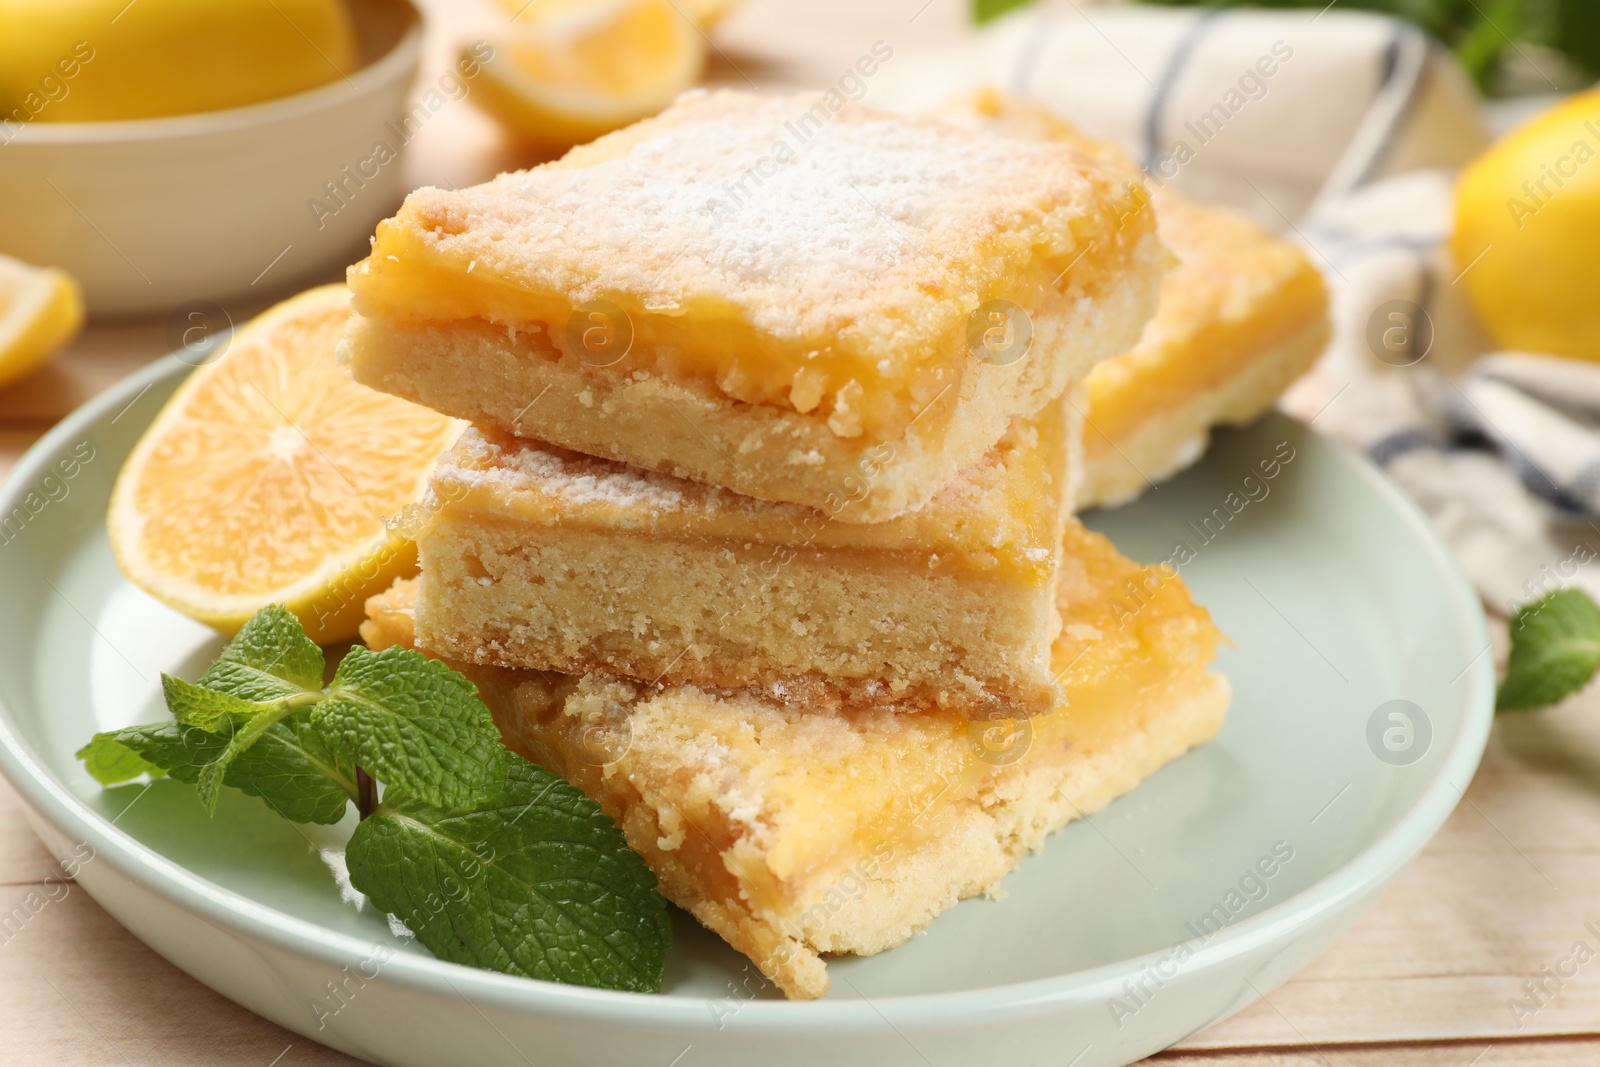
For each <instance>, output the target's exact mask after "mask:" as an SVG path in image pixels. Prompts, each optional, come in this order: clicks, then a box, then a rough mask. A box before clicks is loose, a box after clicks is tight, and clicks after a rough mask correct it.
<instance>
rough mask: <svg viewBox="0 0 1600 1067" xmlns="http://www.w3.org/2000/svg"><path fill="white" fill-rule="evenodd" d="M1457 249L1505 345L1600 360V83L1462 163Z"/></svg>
mask: <svg viewBox="0 0 1600 1067" xmlns="http://www.w3.org/2000/svg"><path fill="white" fill-rule="evenodd" d="M1451 250H1452V252H1453V253H1454V256H1455V260H1456V265H1457V269H1458V270H1464V271H1465V272H1466V273H1465V274H1463V275H1462V276H1461V284H1462V285H1463V286H1464V287H1465V288H1466V290H1467V293H1468V295H1469V296H1470V297H1471V299H1472V304H1473V307H1474V308H1476V309H1477V311H1478V315H1479V317H1480V318H1481V319H1482V320H1483V323H1484V325H1485V326H1486V327H1488V329H1489V332H1490V333H1491V334H1492V335H1493V336H1494V339H1495V341H1496V342H1497V343H1499V344H1500V345H1501V346H1502V347H1505V348H1515V349H1522V350H1525V351H1530V352H1546V353H1550V354H1552V355H1558V356H1573V357H1577V358H1580V359H1593V360H1600V90H1589V91H1586V92H1582V93H1577V94H1575V95H1573V96H1571V97H1568V98H1567V99H1566V100H1563V101H1562V102H1561V103H1559V104H1557V105H1556V106H1555V107H1552V108H1551V109H1550V110H1548V111H1545V112H1543V113H1541V114H1539V115H1537V116H1535V117H1534V118H1533V119H1531V120H1530V121H1529V122H1527V123H1526V124H1525V125H1523V126H1520V127H1518V128H1517V129H1515V130H1513V131H1512V132H1511V133H1509V134H1507V135H1506V136H1505V137H1503V138H1502V139H1500V140H1499V141H1497V142H1495V143H1494V144H1493V145H1491V146H1490V147H1489V148H1488V150H1486V151H1485V152H1484V153H1483V155H1481V156H1479V157H1478V158H1477V159H1476V160H1474V161H1473V162H1472V164H1471V165H1470V166H1468V167H1467V168H1466V169H1465V170H1464V171H1462V172H1461V177H1460V180H1459V182H1458V183H1457V186H1456V228H1455V234H1454V236H1453V237H1452V240H1451Z"/></svg>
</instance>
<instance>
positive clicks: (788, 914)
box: [362, 523, 1229, 998]
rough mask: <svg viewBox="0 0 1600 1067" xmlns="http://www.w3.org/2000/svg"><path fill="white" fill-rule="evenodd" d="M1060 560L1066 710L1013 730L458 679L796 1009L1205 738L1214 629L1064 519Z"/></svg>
mask: <svg viewBox="0 0 1600 1067" xmlns="http://www.w3.org/2000/svg"><path fill="white" fill-rule="evenodd" d="M1063 558H1064V560H1065V562H1064V563H1063V568H1062V575H1061V610H1062V614H1063V616H1064V618H1065V620H1066V625H1065V626H1064V627H1063V629H1062V631H1061V635H1060V636H1059V637H1058V638H1057V640H1056V646H1055V658H1056V662H1057V664H1058V667H1057V669H1058V670H1059V671H1060V672H1061V674H1062V680H1063V681H1064V682H1065V683H1066V686H1067V688H1068V690H1069V692H1070V693H1071V696H1072V701H1071V704H1070V705H1069V706H1063V707H1060V708H1058V709H1057V710H1055V711H1052V712H1051V713H1049V714H1048V715H1044V716H1039V717H1036V718H1032V719H1029V718H1015V719H1012V718H1003V717H1001V718H995V719H991V720H978V721H973V720H970V719H968V718H967V717H965V716H964V715H961V714H959V713H956V712H952V711H947V710H940V709H929V710H927V711H923V712H920V713H917V714H910V715H907V714H896V713H893V712H887V711H883V710H881V709H866V710H864V709H855V710H848V711H831V712H829V711H817V710H814V709H809V708H805V707H803V706H801V705H799V704H796V703H794V702H784V701H778V700H773V699H771V698H766V697H762V696H758V695H753V694H748V693H746V694H716V693H712V692H709V691H707V690H703V689H699V688H695V687H692V686H676V687H666V688H661V687H653V686H648V685H643V684H639V683H632V682H619V681H615V680H608V679H604V678H596V677H592V676H589V677H582V676H572V675H564V674H556V673H546V672H540V671H511V670H502V669H497V668H482V667H472V666H470V665H469V666H464V667H463V668H462V669H463V670H465V671H466V672H467V673H468V674H469V675H470V676H471V677H472V678H473V679H474V680H475V681H476V682H477V684H478V686H479V687H480V692H481V694H482V696H483V698H484V700H485V701H486V702H487V703H488V704H489V706H490V708H491V709H492V710H493V711H494V715H495V720H496V722H497V723H498V724H499V726H500V729H501V732H502V733H503V734H504V735H505V739H506V743H507V744H508V745H510V746H511V747H512V748H513V749H515V750H517V751H519V752H521V753H523V754H524V755H526V756H527V757H528V758H529V759H532V760H533V761H535V762H537V763H539V764H541V765H543V766H545V767H547V768H549V769H550V770H552V771H554V772H556V773H558V774H560V775H562V776H563V777H566V778H568V779H570V780H571V781H573V782H574V783H575V784H576V785H577V786H578V787H579V788H581V789H582V790H584V792H586V793H588V794H589V795H590V796H592V797H594V798H595V800H597V801H598V802H599V803H600V804H601V806H603V807H604V808H605V810H606V811H607V812H609V813H610V814H611V815H612V817H613V818H615V819H616V820H617V822H618V823H619V824H620V825H621V826H622V828H623V831H624V833H625V834H626V835H627V838H628V842H629V844H630V845H631V846H632V847H633V848H634V849H635V850H637V851H638V852H639V853H640V854H641V855H643V856H644V858H645V860H646V862H647V863H648V864H649V865H650V867H651V869H652V870H654V871H655V873H656V876H657V877H658V878H659V879H660V882H661V887H662V891H663V892H664V893H665V894H666V895H667V897H668V898H669V899H671V900H672V901H674V902H675V903H677V904H678V905H680V906H681V907H683V908H685V909H687V910H688V911H690V912H691V913H693V914H694V916H695V917H696V918H697V919H699V920H700V922H702V923H703V924H704V925H706V926H707V927H709V928H710V929H711V930H712V931H714V932H715V933H717V934H719V935H721V936H722V937H723V938H724V939H726V940H727V941H728V943H729V944H731V945H732V946H733V947H734V948H735V949H737V950H738V951H740V952H742V953H744V954H745V955H746V956H748V957H749V958H750V959H751V960H752V961H753V962H754V963H755V964H756V966H757V967H759V968H760V969H761V971H762V973H764V974H765V975H766V976H767V977H768V978H770V979H771V980H772V981H773V982H774V983H775V984H776V985H777V986H778V987H779V988H780V989H781V990H782V991H783V992H784V993H785V994H787V995H788V996H790V997H795V998H807V997H817V996H821V995H823V994H824V993H826V992H827V989H828V974H827V969H826V966H825V964H824V962H823V959H822V957H823V956H824V955H825V954H831V953H856V954H861V955H870V954H872V953H876V952H881V951H883V950H884V949H888V948H892V947H894V946H895V945H897V944H900V943H901V942H903V941H905V940H906V939H907V938H909V937H911V936H912V935H913V934H914V933H916V932H917V931H918V930H920V929H922V928H923V927H925V926H926V925H927V924H928V923H929V922H930V921H932V919H933V918H934V916H936V915H937V914H938V913H940V912H941V911H943V910H945V909H946V908H949V907H950V906H952V905H953V904H955V903H956V902H957V901H958V900H961V899H963V898H966V897H973V896H979V895H983V894H993V893H994V892H995V890H996V887H997V885H998V883H999V881H1000V880H1001V878H1002V877H1004V876H1005V874H1006V873H1007V872H1008V871H1010V870H1011V869H1012V868H1013V867H1014V866H1016V864H1017V862H1018V861H1019V860H1020V859H1021V858H1022V857H1023V856H1024V855H1026V854H1027V853H1029V852H1033V851H1036V850H1038V849H1039V848H1040V847H1041V846H1042V845H1043V844H1044V841H1045V838H1046V837H1047V836H1048V835H1049V834H1050V833H1051V832H1052V831H1054V830H1055V829H1057V828H1058V827H1060V826H1061V825H1063V824H1064V823H1066V822H1068V821H1069V820H1071V819H1075V818H1079V817H1082V816H1084V815H1086V814H1089V813H1092V812H1094V811H1096V810H1098V809H1099V808H1101V807H1103V806H1104V805H1106V804H1107V803H1109V802H1110V801H1111V800H1112V799H1114V798H1115V797H1117V796H1119V795H1121V794H1123V793H1126V792H1127V791H1128V790H1130V789H1132V788H1134V786H1136V785H1138V784H1139V782H1140V781H1141V780H1143V779H1144V778H1146V777H1148V776H1149V775H1150V774H1152V773H1154V772H1155V771H1156V770H1157V769H1158V768H1160V767H1161V766H1163V765H1164V764H1166V763H1168V762H1169V761H1171V760H1173V759H1176V758H1177V757H1178V756H1180V755H1182V754H1183V753H1184V752H1185V751H1187V750H1188V749H1190V748H1192V747H1193V746H1195V745H1198V744H1201V743H1203V742H1205V741H1207V740H1210V739H1211V738H1212V737H1213V736H1215V734H1216V732H1217V730H1218V729H1219V728H1220V727H1221V724H1222V719H1223V716H1224V714H1225V712H1226V709H1227V704H1228V699H1229V687H1228V682H1227V679H1226V678H1224V677H1223V676H1222V675H1220V674H1217V673H1215V672H1214V671H1212V670H1211V669H1210V667H1209V664H1210V662H1211V659H1212V657H1213V654H1214V652H1215V649H1216V646H1217V642H1218V639H1219V635H1218V633H1217V631H1216V629H1215V627H1214V626H1213V625H1212V623H1211V620H1210V617H1209V616H1208V615H1207V614H1206V612H1205V611H1204V609H1202V608H1199V607H1196V606H1195V604H1194V603H1193V601H1192V600H1190V598H1189V594H1188V591H1187V590H1186V588H1185V587H1184V585H1183V583H1182V580H1181V579H1180V578H1179V577H1178V576H1177V574H1176V573H1175V572H1173V571H1171V570H1162V569H1158V568H1145V567H1140V566H1137V565H1136V564H1133V563H1131V562H1129V561H1128V560H1126V559H1124V558H1123V557H1121V556H1119V555H1118V554H1117V553H1116V551H1115V550H1114V549H1113V548H1112V547H1111V545H1110V543H1109V542H1107V541H1106V540H1105V539H1104V538H1101V537H1099V536H1098V535H1096V534H1093V533H1090V532H1088V531H1087V530H1085V529H1084V528H1083V527H1081V526H1078V525H1077V524H1076V523H1073V524H1071V525H1070V526H1069V527H1068V531H1067V534H1066V536H1065V543H1064V546H1063ZM1130 583H1132V585H1133V587H1135V588H1138V589H1140V590H1142V593H1141V594H1140V597H1139V598H1137V599H1136V600H1130V598H1129V594H1128V593H1127V591H1126V590H1127V589H1128V588H1129V584H1130ZM414 595H415V588H414V585H413V584H412V583H411V582H403V583H400V584H398V585H397V586H396V587H395V588H393V589H392V590H391V591H390V592H388V593H385V594H380V595H379V596H377V597H374V598H373V599H372V600H371V601H369V602H368V615H369V621H368V623H367V624H366V625H365V627H364V628H363V630H362V634H363V636H364V637H365V639H366V640H367V642H368V643H369V644H370V645H371V646H373V647H381V646H383V645H389V644H409V643H411V640H412V618H411V613H412V602H413V598H414ZM1130 605H1141V606H1137V607H1132V606H1130ZM424 651H428V650H427V649H426V647H425V646H424Z"/></svg>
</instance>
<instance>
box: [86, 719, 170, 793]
mask: <svg viewBox="0 0 1600 1067" xmlns="http://www.w3.org/2000/svg"><path fill="white" fill-rule="evenodd" d="M121 732H122V731H118V730H113V731H109V732H107V733H99V734H95V735H94V737H92V738H90V739H89V743H88V744H87V745H84V746H83V747H82V748H80V749H78V752H77V756H78V758H79V759H81V760H82V761H83V767H84V770H86V771H88V772H89V773H90V774H91V775H93V776H94V780H95V781H97V782H99V783H100V784H101V785H116V784H118V783H119V782H126V781H129V780H130V779H133V778H137V777H139V776H140V775H141V774H150V775H155V776H157V777H159V776H160V775H162V774H163V773H165V772H164V771H163V770H162V768H161V767H159V766H158V765H156V764H154V763H151V762H150V761H149V760H147V759H145V758H144V757H143V756H141V755H140V754H139V751H138V749H137V748H134V747H130V746H129V745H128V744H126V743H125V742H124V741H123V740H122V739H121V738H120V737H118V736H117V735H118V734H119V733H121Z"/></svg>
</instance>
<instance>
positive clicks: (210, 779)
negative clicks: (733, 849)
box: [78, 605, 671, 992]
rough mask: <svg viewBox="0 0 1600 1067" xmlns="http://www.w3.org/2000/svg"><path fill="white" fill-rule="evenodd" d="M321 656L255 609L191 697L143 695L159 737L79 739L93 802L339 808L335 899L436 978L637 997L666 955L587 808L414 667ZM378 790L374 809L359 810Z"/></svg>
mask: <svg viewBox="0 0 1600 1067" xmlns="http://www.w3.org/2000/svg"><path fill="white" fill-rule="evenodd" d="M325 669H326V668H325V663H324V660H323V655H322V650H321V649H320V648H318V647H317V646H316V644H314V643H313V642H312V641H311V640H310V639H308V638H307V637H306V636H305V631H304V630H303V629H302V628H301V625H300V623H299V620H297V619H296V618H295V617H294V615H293V614H291V613H290V612H289V611H287V610H286V609H284V608H282V607H280V606H277V605H274V606H272V607H269V608H266V609H264V610H262V611H261V612H259V613H257V614H256V616H255V617H254V618H252V619H251V620H250V621H249V622H248V623H246V624H245V626H244V628H243V629H242V630H240V631H239V634H238V636H237V637H235V638H234V639H233V640H232V641H231V642H229V644H228V646H227V648H226V649H224V650H223V652H222V655H221V656H220V657H219V658H218V660H217V662H216V663H214V664H212V665H211V667H210V668H208V669H207V670H206V672H205V673H204V674H202V675H201V676H200V679H199V681H198V682H186V681H183V680H182V679H179V678H174V677H171V676H169V675H163V676H162V692H163V694H164V695H165V696H166V700H167V706H168V708H169V710H171V711H172V713H173V715H174V717H175V719H176V721H174V722H167V723H160V724H155V725H149V726H134V727H129V728H127V729H123V730H111V731H107V732H104V733H99V734H96V735H95V736H94V737H93V739H92V740H90V742H89V743H88V744H87V745H85V746H84V747H83V748H82V749H81V750H80V751H79V752H78V758H80V759H82V760H83V761H84V765H85V767H86V769H87V770H88V771H89V773H90V774H91V775H93V776H94V778H95V779H96V780H97V781H99V782H100V783H101V784H102V785H114V784H116V783H118V782H125V781H130V780H132V779H134V778H138V777H140V776H142V775H149V776H152V777H159V776H162V775H167V776H170V777H172V778H174V779H176V780H178V781H181V782H189V783H193V784H194V785H195V787H196V790H197V791H198V793H199V796H200V800H201V802H202V803H203V804H204V805H205V807H206V809H207V811H210V812H215V810H216V804H217V799H218V796H219V795H220V792H221V788H222V786H224V785H226V786H231V787H233V788H235V789H238V790H240V791H242V792H244V793H246V794H248V795H251V796H256V797H259V798H261V799H262V800H263V801H265V802H266V803H267V804H268V805H269V806H271V807H272V808H273V809H274V810H276V811H277V812H278V813H279V814H280V815H282V816H283V817H284V818H286V819H289V820H291V821H293V822H303V823H322V824H333V823H337V822H339V821H341V820H342V819H343V818H344V817H345V815H346V813H347V812H348V811H349V807H350V805H351V804H352V803H355V804H356V805H357V809H358V810H359V811H360V813H361V823H360V825H359V826H358V827H357V828H356V831H355V833H354V835H353V836H352V837H351V839H350V842H349V844H348V846H347V855H346V859H347V862H348V865H349V868H350V876H351V882H352V884H354V885H355V887H356V888H358V889H360V890H361V891H362V892H363V893H365V894H367V895H368V897H369V898H371V899H372V900H373V902H374V903H376V904H377V905H378V906H379V907H381V908H383V909H384V910H386V911H389V912H391V913H392V914H394V915H396V916H397V917H399V919H400V920H401V921H402V922H404V923H405V924H406V926H407V927H408V928H409V929H411V930H412V931H413V932H414V933H415V934H416V935H417V939H418V940H419V941H421V942H422V944H424V945H425V946H427V947H428V948H429V949H430V950H432V951H433V953H434V954H435V955H437V956H438V957H440V958H441V959H445V960H450V961H453V962H457V963H465V964H469V965H472V966H478V967H486V968H489V969H492V970H498V971H504V972H507V973H509V974H517V975H524V976H527V977H533V978H543V979H547V980H550V981H557V982H569V983H576V984H581V985H590V986H600V987H603V988H609V989H623V990H634V991H644V992H655V991H658V990H659V989H660V988H661V981H662V972H663V969H664V967H665V961H666V951H667V947H668V945H669V943H670V941H671V927H670V923H669V920H668V918H667V911H666V901H665V900H664V899H662V897H661V894H660V892H659V891H658V890H657V887H656V879H655V876H654V875H653V874H651V873H650V870H649V868H648V867H646V866H645V864H644V861H643V860H642V859H640V858H639V856H638V855H637V854H636V853H634V852H633V851H632V850H630V849H629V848H628V847H627V842H626V840H625V839H624V838H623V836H622V832H621V830H619V829H618V828H617V825H616V823H615V822H613V821H612V820H611V819H610V817H609V816H607V815H606V814H605V813H604V812H603V811H602V810H601V809H600V806H599V805H598V804H596V803H595V802H594V801H592V800H590V799H589V798H588V797H586V796H584V795H583V794H582V793H581V792H579V791H578V790H577V789H575V788H574V787H572V786H571V785H568V784H567V783H566V782H564V781H562V780H561V779H559V778H557V777H555V776H554V775H552V774H550V773H549V772H547V771H545V770H543V769H541V768H539V767H536V766H534V765H533V764H531V763H529V762H528V761H527V760H524V759H522V758H521V757H520V756H516V755H513V754H512V753H509V752H507V751H506V750H505V748H504V746H503V745H502V744H501V741H500V734H499V731H498V730H497V729H496V727H495V725H494V719H493V717H492V716H491V715H490V713H489V709H488V708H486V707H485V706H484V705H483V702H482V701H480V700H479V699H478V696H477V689H476V688H475V687H474V686H473V684H472V683H471V681H469V680H468V679H467V678H466V677H464V676H463V675H461V674H458V673H457V672H455V671H453V670H450V669H449V668H448V667H447V666H445V665H444V664H443V663H440V662H438V661H436V660H431V659H428V658H427V657H426V656H424V655H422V654H421V653H419V652H414V651H411V650H408V649H400V648H389V649H384V650H382V651H380V652H372V651H369V650H368V649H365V648H362V647H361V646H359V645H358V646H356V647H355V648H352V649H351V650H350V652H349V653H348V654H347V655H346V656H345V658H344V659H343V661H342V662H340V664H339V666H338V669H337V670H336V671H335V672H334V676H333V680H332V681H331V682H330V683H329V684H328V685H327V686H326V687H324V685H323V684H322V679H323V676H324V672H325ZM378 782H381V783H382V786H383V791H382V795H381V800H380V799H379V796H378V792H377V784H376V783H378Z"/></svg>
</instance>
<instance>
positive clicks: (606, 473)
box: [432, 429, 687, 513]
mask: <svg viewBox="0 0 1600 1067" xmlns="http://www.w3.org/2000/svg"><path fill="white" fill-rule="evenodd" d="M455 486H463V487H466V488H473V487H478V486H487V487H491V488H496V489H501V490H505V491H517V490H525V489H529V488H532V489H536V490H538V491H540V492H542V493H544V494H545V495H547V496H551V497H555V498H557V499H560V500H562V501H564V502H566V503H568V504H571V505H573V506H592V505H608V506H610V507H614V508H619V509H626V510H633V509H639V508H642V509H645V510H647V511H650V512H656V513H659V512H667V511H677V510H680V509H681V508H683V507H684V506H685V505H686V503H687V502H686V500H685V497H684V492H683V488H684V483H682V482H681V481H679V480H678V479H676V478H672V477H670V476H668V475H663V474H655V473H652V472H650V471H642V470H638V469H636V468H633V467H626V466H623V465H622V464H620V463H608V462H606V461H605V460H599V459H594V458H592V457H589V456H580V455H578V454H576V453H572V452H565V451H563V450H560V449H556V448H553V447H540V446H539V445H537V444H533V443H530V442H527V441H517V442H502V441H499V440H495V439H492V438H490V437H488V436H485V435H484V433H483V432H482V431H480V430H478V429H469V430H467V431H465V432H464V433H463V434H462V435H461V438H460V440H458V441H457V442H456V445H455V447H454V448H452V449H451V450H450V451H449V452H446V453H445V454H444V455H443V456H442V457H440V459H439V466H438V467H437V468H436V469H435V470H434V474H433V486H432V490H433V493H434V494H435V495H436V496H445V497H448V496H449V495H450V492H451V490H452V488H453V487H455Z"/></svg>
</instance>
